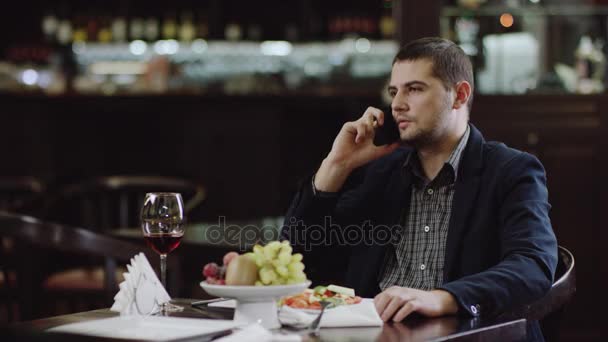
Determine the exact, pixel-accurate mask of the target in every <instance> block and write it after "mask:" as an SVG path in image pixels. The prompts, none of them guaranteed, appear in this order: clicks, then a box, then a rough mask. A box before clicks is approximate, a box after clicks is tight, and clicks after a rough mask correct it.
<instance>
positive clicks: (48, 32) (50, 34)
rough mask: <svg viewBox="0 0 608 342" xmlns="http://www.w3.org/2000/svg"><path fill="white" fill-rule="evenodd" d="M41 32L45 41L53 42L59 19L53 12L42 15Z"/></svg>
mask: <svg viewBox="0 0 608 342" xmlns="http://www.w3.org/2000/svg"><path fill="white" fill-rule="evenodd" d="M41 28H42V34H43V36H44V40H45V41H46V42H47V43H54V42H55V39H56V38H57V29H58V28H59V20H58V19H57V16H55V14H54V13H53V12H49V13H47V14H46V15H44V16H43V17H42V23H41Z"/></svg>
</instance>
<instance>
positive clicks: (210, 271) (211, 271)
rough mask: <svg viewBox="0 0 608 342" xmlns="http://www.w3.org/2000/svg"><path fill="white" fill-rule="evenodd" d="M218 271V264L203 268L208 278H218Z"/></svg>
mask: <svg viewBox="0 0 608 342" xmlns="http://www.w3.org/2000/svg"><path fill="white" fill-rule="evenodd" d="M218 269H219V266H218V265H217V264H216V263H214V262H210V263H208V264H207V265H205V267H203V275H204V276H205V277H207V278H216V277H217V276H218Z"/></svg>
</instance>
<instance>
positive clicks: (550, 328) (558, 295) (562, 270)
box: [502, 246, 576, 342]
mask: <svg viewBox="0 0 608 342" xmlns="http://www.w3.org/2000/svg"><path fill="white" fill-rule="evenodd" d="M574 265H575V262H574V256H573V255H572V253H571V252H570V251H569V250H568V249H566V248H564V247H562V246H559V247H558V261H557V269H556V271H555V281H554V282H553V285H552V286H551V289H550V290H549V292H548V293H547V294H546V295H545V296H543V297H542V298H540V299H538V300H537V301H535V302H533V303H532V304H529V305H526V306H524V307H522V308H517V309H516V310H513V311H512V312H508V313H506V314H504V315H502V317H505V318H520V317H524V318H526V319H527V320H530V321H540V326H541V330H542V332H543V336H544V338H545V340H546V341H548V342H551V341H557V340H558V335H559V328H560V323H561V319H562V316H563V313H564V310H565V307H566V305H567V304H568V302H569V301H570V300H571V299H572V297H573V296H574V293H575V292H576V275H575V267H574Z"/></svg>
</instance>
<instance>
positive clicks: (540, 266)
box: [282, 125, 557, 316]
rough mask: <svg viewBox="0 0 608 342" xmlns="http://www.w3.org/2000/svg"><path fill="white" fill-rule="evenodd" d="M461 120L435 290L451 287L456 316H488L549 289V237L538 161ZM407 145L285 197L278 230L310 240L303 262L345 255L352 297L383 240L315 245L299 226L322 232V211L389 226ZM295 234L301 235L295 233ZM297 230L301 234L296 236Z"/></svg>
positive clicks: (377, 262) (397, 206)
mask: <svg viewBox="0 0 608 342" xmlns="http://www.w3.org/2000/svg"><path fill="white" fill-rule="evenodd" d="M470 127H471V133H470V137H469V141H468V142H467V145H466V148H465V150H464V152H463V155H462V160H461V162H460V165H459V170H458V175H457V179H456V185H455V186H456V189H455V194H454V199H453V205H452V213H451V217H450V222H449V228H448V237H447V244H446V254H445V266H444V277H443V279H444V283H443V285H442V286H441V287H440V288H442V289H444V290H447V291H449V292H450V293H452V294H453V295H454V297H455V298H456V300H457V301H458V303H459V308H460V310H459V312H460V313H461V314H468V315H471V316H478V315H480V314H483V315H486V314H487V315H496V314H500V313H503V312H506V311H508V310H510V309H512V308H514V307H515V306H519V305H522V304H525V303H530V302H532V301H534V300H535V299H538V298H540V297H542V296H543V295H544V294H545V293H546V292H547V291H548V290H549V288H550V287H551V284H552V282H553V276H554V272H555V268H556V265H557V242H556V239H555V235H554V233H553V230H552V228H551V222H550V220H549V216H548V212H549V209H550V205H549V203H548V198H547V196H548V194H547V187H546V177H545V171H544V168H543V166H542V164H541V163H540V162H539V160H538V159H537V158H536V157H534V156H533V155H530V154H528V153H525V152H521V151H518V150H515V149H512V148H508V147H507V146H505V145H504V144H502V143H496V142H486V141H485V140H484V138H483V136H482V135H481V133H480V132H479V131H478V130H477V129H476V128H475V127H474V126H473V125H470ZM410 153H415V152H414V150H413V149H411V148H405V147H404V148H399V149H397V150H396V151H395V152H393V153H391V154H390V155H388V156H385V157H383V158H380V159H378V160H375V161H373V162H371V163H369V164H368V165H366V166H364V167H362V168H360V169H359V170H357V171H356V172H354V173H353V174H352V175H351V177H349V179H348V181H347V183H346V184H345V186H344V187H343V189H342V191H341V192H340V193H339V195H338V196H331V195H324V194H321V195H319V194H317V195H316V196H315V195H314V194H313V191H312V186H311V183H310V179H309V180H308V181H307V182H306V183H304V184H303V186H302V187H301V189H300V191H299V192H298V193H297V194H296V196H295V198H294V200H293V202H292V204H291V207H290V209H289V211H288V213H287V215H286V220H285V227H284V228H283V230H282V238H284V239H288V240H291V242H292V244H294V248H296V249H300V250H303V249H304V247H305V244H308V246H306V247H311V246H310V245H311V243H310V241H311V240H310V239H312V240H313V242H314V243H312V245H314V246H312V250H311V251H310V252H308V253H305V262H306V257H307V255H310V258H311V260H315V258H316V259H317V260H318V259H319V257H320V258H321V260H322V259H326V260H327V259H328V258H340V257H343V258H345V265H347V266H346V267H347V271H346V276H345V279H346V285H348V286H351V287H353V288H355V290H356V291H357V293H358V294H360V295H362V296H366V297H373V296H375V295H376V294H377V293H378V292H379V287H378V272H379V271H380V270H381V266H382V265H381V264H382V262H383V260H384V256H385V253H386V251H387V249H388V247H387V246H388V244H386V243H367V242H354V243H353V242H352V241H351V243H344V241H342V243H340V245H341V246H336V243H335V241H336V240H339V239H333V242H332V244H333V245H332V246H331V247H329V246H327V244H326V243H319V238H318V233H319V232H316V233H315V235H310V234H308V233H310V232H311V231H312V230H315V229H317V230H318V227H323V228H324V229H325V232H326V233H327V232H328V231H327V230H328V227H327V226H328V225H327V220H328V219H327V217H331V224H332V225H331V227H332V228H334V229H335V228H336V227H342V228H338V229H344V227H346V226H347V225H350V224H357V225H359V226H361V227H364V229H374V227H379V226H382V225H384V226H389V227H390V226H393V225H398V224H399V219H400V217H401V216H400V215H401V214H402V210H404V208H405V209H407V208H409V204H410V203H409V201H410V195H409V194H410V191H411V186H412V177H411V174H410V173H407V172H403V171H402V167H401V166H402V165H403V163H404V161H405V159H406V158H407V157H408V155H409V154H410ZM298 221H299V223H298V224H294V223H295V222H298ZM366 221H369V223H370V224H364V223H365V222H366ZM311 227H314V229H313V228H311ZM296 233H298V234H299V233H302V235H301V237H303V238H301V239H296V238H295V237H296V236H295V235H294V234H296ZM307 234H308V235H307ZM306 237H308V238H309V241H308V242H306V241H302V240H305V239H306ZM295 240H298V241H295ZM345 245H346V246H345Z"/></svg>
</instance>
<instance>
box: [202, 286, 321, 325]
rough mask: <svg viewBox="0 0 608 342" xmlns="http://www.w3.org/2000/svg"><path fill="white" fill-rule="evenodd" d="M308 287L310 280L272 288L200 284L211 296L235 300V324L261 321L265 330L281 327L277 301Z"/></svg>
mask: <svg viewBox="0 0 608 342" xmlns="http://www.w3.org/2000/svg"><path fill="white" fill-rule="evenodd" d="M309 286H310V280H307V281H305V282H303V283H299V284H291V285H272V286H229V285H211V284H207V282H205V281H203V282H201V287H202V288H203V290H205V291H206V292H207V293H208V294H210V295H212V296H217V297H223V298H233V299H236V302H237V305H236V309H235V311H234V320H235V321H236V322H238V323H244V324H247V323H254V322H258V321H261V324H262V326H264V327H265V328H267V329H277V328H280V327H281V324H280V323H279V318H278V316H277V301H278V300H279V299H280V298H281V297H284V296H289V295H292V294H296V293H300V292H302V291H304V290H305V289H307V288H308V287H309Z"/></svg>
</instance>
